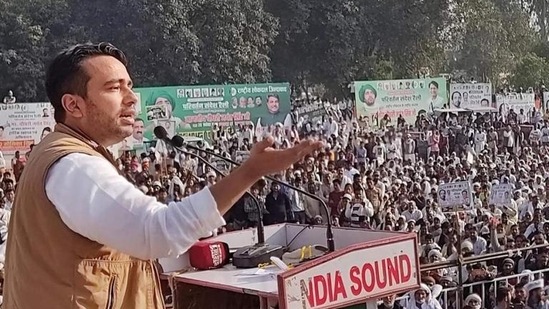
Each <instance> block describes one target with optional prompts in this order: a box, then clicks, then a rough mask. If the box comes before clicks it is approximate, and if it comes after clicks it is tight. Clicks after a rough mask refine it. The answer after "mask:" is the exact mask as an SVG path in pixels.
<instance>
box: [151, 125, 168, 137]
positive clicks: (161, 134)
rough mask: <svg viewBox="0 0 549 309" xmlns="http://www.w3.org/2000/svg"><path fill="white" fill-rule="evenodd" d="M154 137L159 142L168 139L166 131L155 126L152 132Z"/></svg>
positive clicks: (161, 127)
mask: <svg viewBox="0 0 549 309" xmlns="http://www.w3.org/2000/svg"><path fill="white" fill-rule="evenodd" d="M153 133H154V136H156V138H157V139H159V140H165V139H167V138H168V131H166V128H164V127H163V126H157V127H155V128H154V130H153Z"/></svg>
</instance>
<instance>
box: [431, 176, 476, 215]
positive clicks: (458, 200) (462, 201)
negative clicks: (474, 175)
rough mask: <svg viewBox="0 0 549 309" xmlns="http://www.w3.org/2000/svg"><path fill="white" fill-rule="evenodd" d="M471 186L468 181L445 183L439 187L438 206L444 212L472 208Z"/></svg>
mask: <svg viewBox="0 0 549 309" xmlns="http://www.w3.org/2000/svg"><path fill="white" fill-rule="evenodd" d="M471 203H472V195H471V184H470V183H469V182H468V181H460V182H450V183H443V184H441V185H440V186H439V187H438V204H439V205H440V207H442V210H443V211H453V210H454V209H455V207H458V209H463V208H464V207H469V206H471Z"/></svg>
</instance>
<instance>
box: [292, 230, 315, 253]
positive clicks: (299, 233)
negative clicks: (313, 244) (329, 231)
mask: <svg viewBox="0 0 549 309" xmlns="http://www.w3.org/2000/svg"><path fill="white" fill-rule="evenodd" d="M312 227H313V226H312V225H311V224H307V225H305V226H304V227H303V228H302V229H301V231H299V232H298V233H297V234H296V235H295V236H294V238H292V240H290V242H289V243H288V244H287V245H286V249H288V250H289V249H290V245H291V244H292V243H293V242H294V240H296V238H297V237H298V236H299V235H301V233H303V232H304V231H305V230H306V229H308V228H312Z"/></svg>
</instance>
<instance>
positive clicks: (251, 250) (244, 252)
mask: <svg viewBox="0 0 549 309" xmlns="http://www.w3.org/2000/svg"><path fill="white" fill-rule="evenodd" d="M167 142H168V140H167ZM168 144H169V145H171V146H172V148H173V149H175V150H177V151H179V152H180V153H183V154H185V155H188V156H191V157H196V158H198V160H200V161H201V162H203V163H204V164H205V165H207V166H209V167H210V168H211V169H213V170H214V171H215V172H217V173H219V174H220V175H222V176H224V177H225V176H226V175H225V173H223V172H221V171H220V170H219V169H218V168H217V167H216V166H214V165H213V164H212V163H210V162H208V160H206V159H204V158H202V157H201V156H199V155H197V154H193V153H190V152H188V151H186V150H184V149H183V148H182V147H179V146H176V145H174V143H173V142H172V141H171V140H170V141H169V143H168ZM246 194H247V195H248V196H250V197H251V198H252V200H253V201H254V203H255V205H256V208H257V211H258V218H259V219H258V221H259V222H258V223H257V224H258V225H257V238H258V242H257V243H256V244H254V245H252V246H246V247H243V248H240V249H238V250H237V251H236V252H235V253H233V255H232V262H233V265H234V266H236V267H237V268H255V267H258V265H259V264H264V263H271V257H272V256H276V257H277V258H282V255H283V254H284V247H283V246H280V245H273V244H268V243H265V227H264V225H263V210H262V209H261V206H260V204H259V201H258V200H257V198H256V197H255V196H254V195H253V194H251V193H250V192H249V191H246Z"/></svg>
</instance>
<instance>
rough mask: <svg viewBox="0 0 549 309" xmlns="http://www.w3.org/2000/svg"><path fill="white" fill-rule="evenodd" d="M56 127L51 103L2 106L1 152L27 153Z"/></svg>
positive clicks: (0, 111) (0, 126)
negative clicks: (31, 146)
mask: <svg viewBox="0 0 549 309" xmlns="http://www.w3.org/2000/svg"><path fill="white" fill-rule="evenodd" d="M54 126H55V120H54V119H53V107H52V106H51V104H50V103H15V104H0V151H2V153H3V154H5V155H13V154H14V153H15V152H16V151H20V152H22V153H23V152H27V151H28V150H29V149H30V145H32V144H37V143H39V142H40V141H41V140H42V139H43V138H44V136H46V135H48V134H49V133H50V132H52V131H53V127H54Z"/></svg>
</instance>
